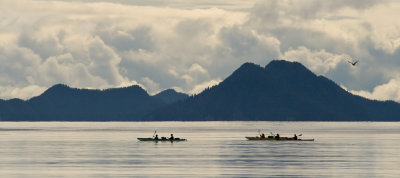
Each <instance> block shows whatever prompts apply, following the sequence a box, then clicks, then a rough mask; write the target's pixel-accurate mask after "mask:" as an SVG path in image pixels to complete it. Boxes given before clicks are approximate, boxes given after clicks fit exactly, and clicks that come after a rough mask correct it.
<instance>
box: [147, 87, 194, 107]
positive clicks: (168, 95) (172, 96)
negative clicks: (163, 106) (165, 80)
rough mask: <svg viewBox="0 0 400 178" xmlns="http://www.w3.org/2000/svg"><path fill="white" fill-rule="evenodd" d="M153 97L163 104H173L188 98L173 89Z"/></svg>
mask: <svg viewBox="0 0 400 178" xmlns="http://www.w3.org/2000/svg"><path fill="white" fill-rule="evenodd" d="M154 97H156V98H159V99H161V100H163V101H164V102H165V103H168V104H169V103H173V102H176V101H179V100H183V99H185V98H187V97H188V95H187V94H185V93H180V92H177V91H175V90H174V89H166V90H164V91H162V92H160V93H157V94H156V95H154Z"/></svg>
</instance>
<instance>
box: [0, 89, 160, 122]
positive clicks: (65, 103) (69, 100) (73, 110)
mask: <svg viewBox="0 0 400 178" xmlns="http://www.w3.org/2000/svg"><path fill="white" fill-rule="evenodd" d="M164 105H165V103H164V102H163V101H162V100H161V99H158V98H155V97H152V96H149V95H148V94H147V92H146V91H145V90H143V89H142V88H140V87H139V86H130V87H125V88H115V89H106V90H89V89H76V88H70V87H68V86H66V85H62V84H58V85H54V86H53V87H51V88H49V89H48V90H46V91H45V92H44V93H43V94H41V95H40V96H37V97H34V98H31V99H30V100H27V101H23V100H19V99H12V100H7V101H4V100H2V101H0V119H1V120H8V121H55V120H57V121H128V120H129V121H132V120H133V121H134V120H140V119H141V118H142V117H143V116H144V115H145V114H148V113H149V112H150V111H152V110H154V109H155V108H158V107H161V106H164Z"/></svg>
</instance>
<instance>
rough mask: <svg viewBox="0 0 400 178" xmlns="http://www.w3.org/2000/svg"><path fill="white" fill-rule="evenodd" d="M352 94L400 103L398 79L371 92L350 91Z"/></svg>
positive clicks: (399, 81)
mask: <svg viewBox="0 0 400 178" xmlns="http://www.w3.org/2000/svg"><path fill="white" fill-rule="evenodd" d="M351 92H352V93H353V94H356V95H360V96H363V97H366V98H371V99H376V100H392V101H400V77H397V78H393V79H391V80H390V81H389V82H388V83H385V84H382V85H379V86H376V87H375V88H374V89H373V91H372V92H369V91H364V90H361V91H354V90H352V91H351Z"/></svg>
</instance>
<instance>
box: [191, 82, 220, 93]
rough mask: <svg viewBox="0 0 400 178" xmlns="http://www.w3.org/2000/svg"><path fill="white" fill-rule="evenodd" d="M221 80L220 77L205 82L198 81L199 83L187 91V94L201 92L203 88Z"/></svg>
mask: <svg viewBox="0 0 400 178" xmlns="http://www.w3.org/2000/svg"><path fill="white" fill-rule="evenodd" d="M221 81H222V80H221V79H215V80H210V81H206V82H203V83H200V84H198V85H196V86H195V87H194V88H193V89H192V90H191V91H190V92H189V94H198V93H200V92H202V91H203V90H204V89H205V88H208V87H212V86H215V85H218V84H219V83H220V82H221Z"/></svg>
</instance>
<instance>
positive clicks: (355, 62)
mask: <svg viewBox="0 0 400 178" xmlns="http://www.w3.org/2000/svg"><path fill="white" fill-rule="evenodd" d="M347 62H349V63H350V64H351V65H353V66H356V64H357V63H358V60H357V61H354V62H352V61H347Z"/></svg>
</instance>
